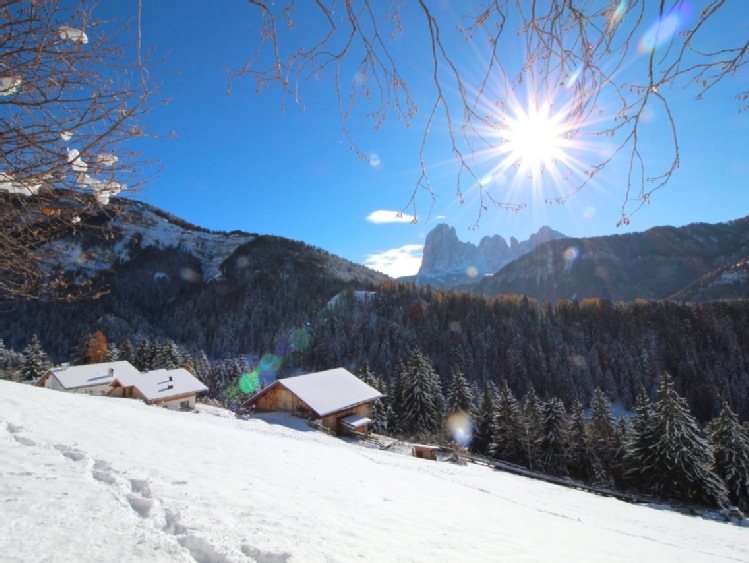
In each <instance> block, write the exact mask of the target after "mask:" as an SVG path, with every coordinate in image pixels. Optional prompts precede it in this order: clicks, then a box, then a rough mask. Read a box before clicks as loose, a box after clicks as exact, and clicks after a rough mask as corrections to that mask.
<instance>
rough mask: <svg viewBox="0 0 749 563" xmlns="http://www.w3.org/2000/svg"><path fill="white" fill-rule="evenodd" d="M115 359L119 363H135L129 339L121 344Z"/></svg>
mask: <svg viewBox="0 0 749 563" xmlns="http://www.w3.org/2000/svg"><path fill="white" fill-rule="evenodd" d="M116 359H117V360H119V361H121V362H130V363H131V364H132V363H133V362H134V361H135V351H134V350H133V343H132V342H130V339H129V338H126V339H125V341H124V342H123V343H122V346H120V349H119V352H118V354H117V358H116Z"/></svg>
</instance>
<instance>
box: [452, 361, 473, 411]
mask: <svg viewBox="0 0 749 563" xmlns="http://www.w3.org/2000/svg"><path fill="white" fill-rule="evenodd" d="M474 408H475V406H474V404H473V389H471V386H470V384H469V383H468V380H466V378H465V377H463V372H462V371H461V370H460V368H457V369H456V370H455V371H454V372H453V380H452V382H451V384H450V390H449V391H448V393H447V412H448V413H454V412H464V413H466V414H468V415H472V414H473V411H474Z"/></svg>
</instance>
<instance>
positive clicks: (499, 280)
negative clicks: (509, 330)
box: [476, 217, 749, 302]
mask: <svg viewBox="0 0 749 563" xmlns="http://www.w3.org/2000/svg"><path fill="white" fill-rule="evenodd" d="M748 254H749V217H747V218H744V219H739V220H736V221H732V222H729V223H722V224H717V225H707V224H701V223H700V224H692V225H687V226H685V227H681V228H675V227H656V228H653V229H650V230H648V231H645V232H643V233H633V234H626V235H614V236H605V237H596V238H583V239H566V240H556V241H550V242H547V243H545V244H542V245H539V246H537V247H536V248H535V249H534V250H533V251H531V252H530V253H528V254H526V255H524V256H522V257H521V258H519V259H518V260H516V261H514V262H513V263H511V264H508V265H507V266H505V267H504V268H502V269H501V270H500V271H499V272H497V273H496V274H495V275H493V276H491V277H489V278H485V279H483V280H482V281H481V282H480V283H479V285H478V286H477V288H476V291H477V292H479V293H482V294H483V295H488V296H494V295H502V294H516V295H527V296H528V297H533V298H535V299H538V300H542V301H551V302H553V301H556V300H558V299H572V298H577V299H583V298H587V297H600V298H606V299H611V300H612V301H630V300H633V299H638V298H644V299H667V298H671V297H672V296H674V297H675V298H684V299H686V298H689V299H706V298H711V295H712V294H711V293H709V292H705V293H702V294H700V293H698V292H695V291H690V292H688V293H684V294H680V293H679V292H681V291H682V290H684V289H685V288H687V286H689V285H690V284H692V283H693V282H696V281H697V280H699V279H700V278H701V277H703V276H706V275H709V274H710V273H711V272H714V271H716V270H718V269H721V268H725V267H727V266H730V265H735V264H739V263H740V261H741V260H745V259H746V258H747V255H748ZM737 276H739V273H736V275H735V276H733V277H734V278H736V277H737ZM739 277H740V276H739ZM729 278H731V276H730V275H729ZM722 279H725V278H722ZM731 279H732V278H731ZM734 287H735V288H734V290H733V291H732V293H731V294H730V295H731V297H749V294H747V293H746V287H747V286H746V284H744V285H743V286H742V285H741V284H739V285H736V286H734ZM742 288H743V289H742Z"/></svg>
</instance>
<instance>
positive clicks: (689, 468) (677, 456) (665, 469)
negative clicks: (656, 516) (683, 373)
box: [631, 374, 728, 507]
mask: <svg viewBox="0 0 749 563" xmlns="http://www.w3.org/2000/svg"><path fill="white" fill-rule="evenodd" d="M639 432H640V433H641V435H640V436H639V437H638V438H637V440H636V444H637V445H636V447H635V448H634V449H633V451H632V452H631V457H632V459H633V460H634V461H635V462H636V466H637V467H638V480H639V483H638V485H639V488H640V489H641V490H642V491H643V492H645V493H647V494H650V495H653V496H656V497H659V498H662V499H667V500H674V501H678V502H685V503H689V504H697V505H702V506H710V507H724V506H726V505H727V504H728V491H727V490H726V486H725V485H724V484H723V481H722V480H721V479H720V477H719V476H718V475H717V474H716V473H715V471H714V470H713V468H714V465H715V461H714V459H713V452H712V450H711V448H710V446H709V444H708V443H707V441H706V440H705V439H704V438H703V437H702V435H701V432H700V428H699V425H698V423H697V421H696V419H695V418H694V417H693V416H692V415H691V414H690V413H689V407H688V406H687V403H686V401H685V400H684V399H683V398H682V397H681V396H679V394H678V393H677V392H676V390H675V389H674V385H673V381H672V379H671V377H670V376H669V375H668V374H664V376H663V381H662V383H661V385H660V388H659V389H658V400H657V401H656V403H655V404H654V405H653V407H652V409H651V411H650V414H649V417H648V420H647V424H646V425H645V426H644V428H642V429H641V430H639Z"/></svg>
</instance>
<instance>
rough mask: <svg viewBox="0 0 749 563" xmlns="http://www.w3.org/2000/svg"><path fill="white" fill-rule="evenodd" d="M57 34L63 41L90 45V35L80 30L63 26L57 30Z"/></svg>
mask: <svg viewBox="0 0 749 563" xmlns="http://www.w3.org/2000/svg"><path fill="white" fill-rule="evenodd" d="M57 34H58V35H59V36H60V39H62V40H63V41H73V42H74V43H78V42H81V43H83V44H86V43H88V35H86V33H85V32H84V31H81V30H80V29H76V28H74V27H70V26H68V25H63V26H62V27H60V29H58V30H57Z"/></svg>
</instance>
